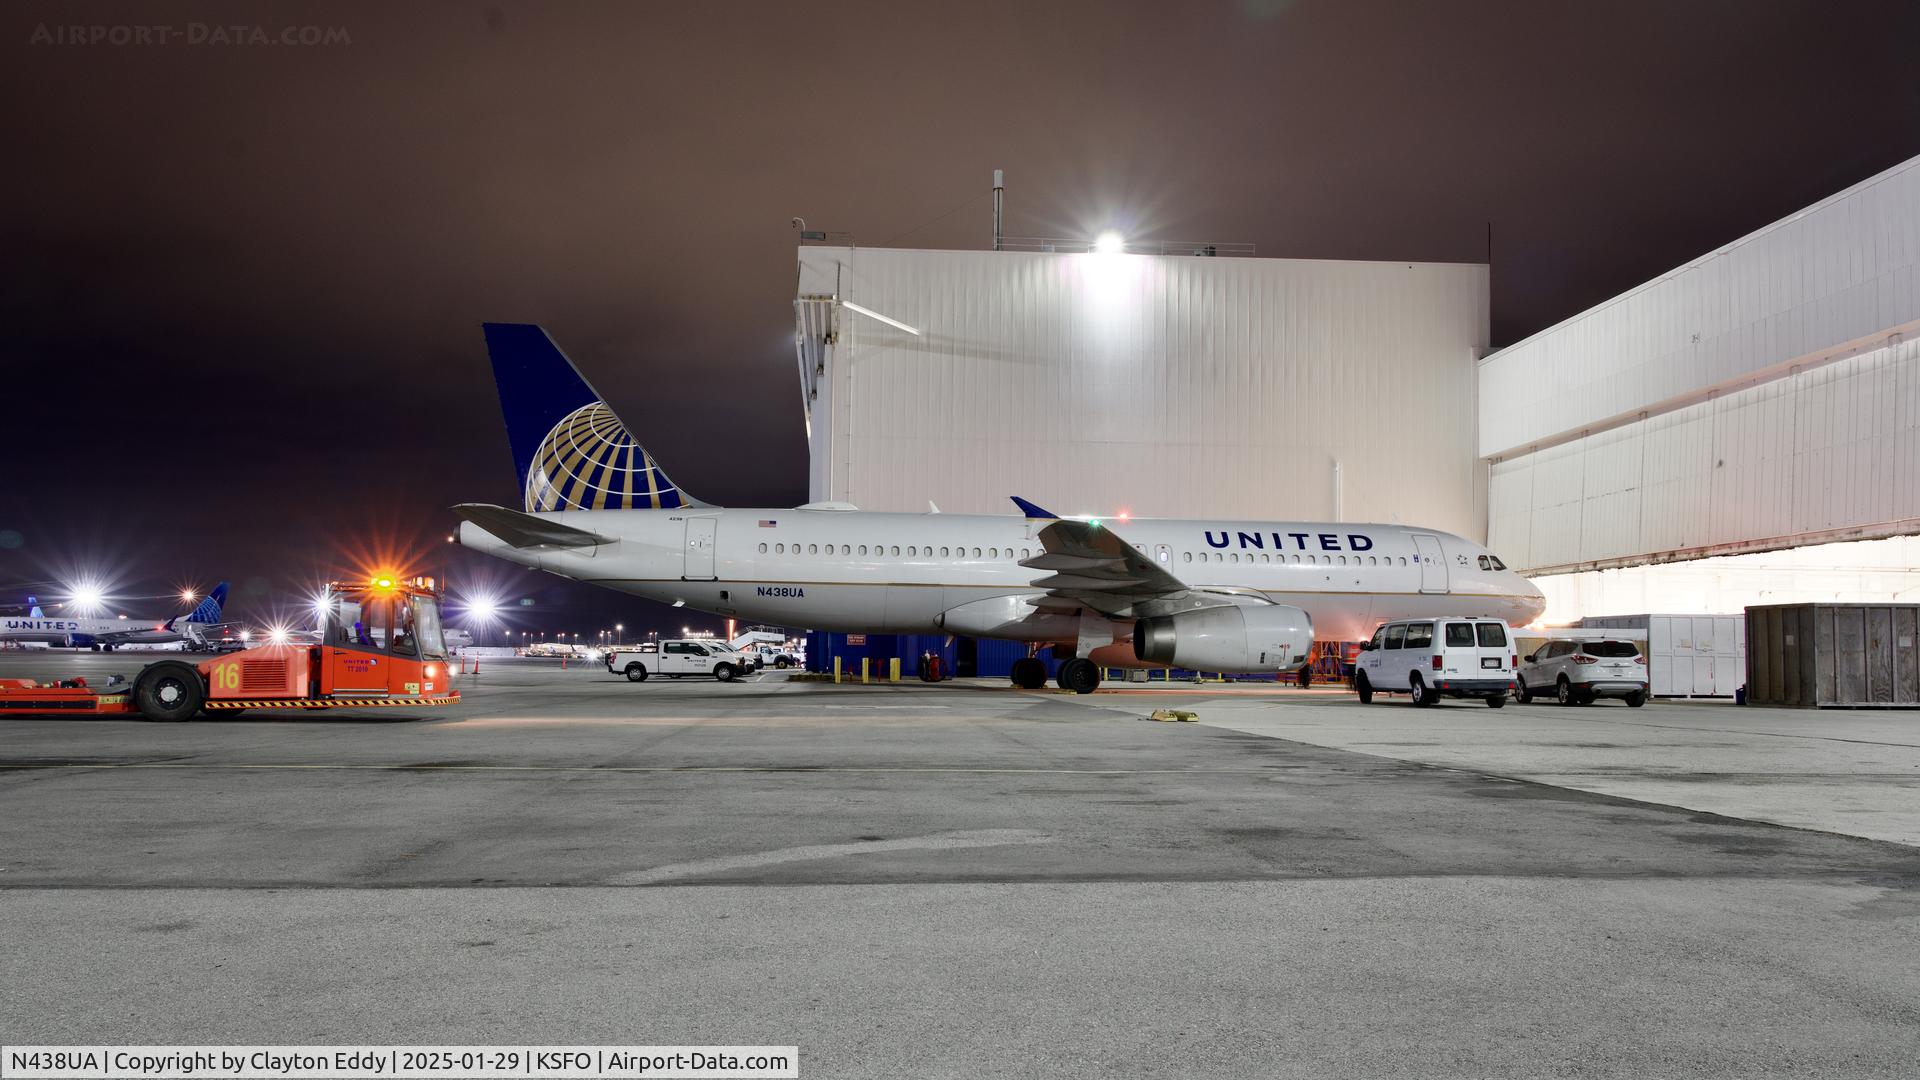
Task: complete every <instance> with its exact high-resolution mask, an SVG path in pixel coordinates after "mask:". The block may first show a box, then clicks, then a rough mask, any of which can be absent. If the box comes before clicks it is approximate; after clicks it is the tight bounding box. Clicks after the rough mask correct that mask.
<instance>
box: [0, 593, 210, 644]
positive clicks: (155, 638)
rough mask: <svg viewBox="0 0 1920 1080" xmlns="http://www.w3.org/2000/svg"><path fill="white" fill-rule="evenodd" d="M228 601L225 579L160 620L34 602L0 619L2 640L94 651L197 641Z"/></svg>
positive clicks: (0, 638)
mask: <svg viewBox="0 0 1920 1080" xmlns="http://www.w3.org/2000/svg"><path fill="white" fill-rule="evenodd" d="M226 601H227V583H226V582H224V581H223V582H221V583H220V584H218V585H216V586H214V588H213V592H211V593H209V594H207V598H206V599H205V600H202V601H200V605H199V606H198V607H196V608H194V609H193V610H192V611H191V612H189V613H188V614H186V615H176V616H174V617H173V618H171V619H168V620H167V621H165V622H161V623H144V622H136V621H134V620H131V619H87V618H80V617H77V616H67V617H60V616H48V615H47V614H46V613H45V612H44V611H41V610H40V606H39V605H38V604H35V605H33V606H32V607H31V608H30V609H29V610H28V612H27V614H26V615H24V616H20V615H9V616H7V617H6V618H4V619H0V641H17V642H21V643H35V644H42V645H62V646H67V647H70V648H78V649H88V648H90V649H92V650H93V651H95V652H101V651H103V650H104V651H106V652H112V651H113V650H114V649H115V648H117V647H119V646H121V645H166V644H171V643H173V642H176V641H185V642H187V643H189V644H198V643H199V635H200V633H201V631H202V630H203V629H204V628H205V627H209V626H213V625H216V624H217V623H219V621H220V611H221V608H222V606H223V605H224V604H225V603H226Z"/></svg>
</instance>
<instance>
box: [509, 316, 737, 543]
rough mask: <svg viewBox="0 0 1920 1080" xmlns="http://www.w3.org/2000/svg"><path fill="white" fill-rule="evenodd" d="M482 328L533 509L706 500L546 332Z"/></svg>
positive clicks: (526, 327) (522, 326)
mask: <svg viewBox="0 0 1920 1080" xmlns="http://www.w3.org/2000/svg"><path fill="white" fill-rule="evenodd" d="M483 329H484V330H485V331H486V337H487V356H488V358H489V359H490V360H492V362H493V382H494V386H495V388H496V389H498V390H499V392H500V411H501V413H502V414H503V415H504V416H505V418H506V421H507V442H508V443H509V444H510V445H511V446H512V447H513V464H514V468H515V469H517V470H518V471H519V474H520V490H521V493H522V496H523V499H524V501H525V505H526V509H527V512H529V513H538V512H540V511H543V510H666V509H672V508H675V507H681V506H705V505H707V504H706V503H703V502H701V501H699V500H698V499H695V498H693V497H692V496H691V495H688V494H687V493H686V492H684V491H682V490H680V488H679V487H678V486H676V485H675V484H674V483H673V481H672V480H669V479H668V478H667V474H666V473H665V472H664V471H662V470H661V468H660V466H659V465H657V464H655V462H654V460H653V455H651V454H649V453H647V451H646V448H645V447H642V446H641V445H640V444H639V443H638V442H637V441H635V440H634V437H633V435H632V434H631V433H630V432H629V431H628V430H627V427H626V425H625V424H623V423H621V422H620V418H619V417H618V416H615V415H614V413H613V409H612V408H610V407H609V406H608V405H607V403H606V402H605V401H604V400H602V399H601V397H600V395H599V394H598V393H597V392H596V391H595V390H594V389H593V387H592V386H589V385H588V384H587V380H586V379H585V378H583V377H582V376H581V375H580V371H579V369H578V368H576V367H574V366H573V361H571V360H569V359H567V356H566V354H565V353H563V352H561V351H560V347H559V346H558V345H555V344H554V343H553V339H552V338H551V337H549V336H548V335H547V332H546V331H545V330H543V329H541V328H540V327H538V326H534V325H531V324H526V323H486V324H484V326H483Z"/></svg>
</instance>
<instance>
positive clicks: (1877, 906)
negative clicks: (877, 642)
mask: <svg viewBox="0 0 1920 1080" xmlns="http://www.w3.org/2000/svg"><path fill="white" fill-rule="evenodd" d="M144 659H146V658H143V657H140V656H137V655H136V654H121V655H119V656H112V657H101V656H91V655H78V656H76V655H72V654H65V655H50V654H45V653H39V654H34V653H29V654H24V655H5V656H0V676H17V675H22V674H37V675H52V674H62V675H71V674H75V673H84V674H88V675H89V676H93V675H97V674H102V673H105V672H107V671H126V672H128V673H131V672H132V671H134V670H136V669H137V668H138V666H139V665H140V663H141V662H143V660H144ZM483 667H484V672H483V674H481V675H480V676H478V677H477V678H468V679H464V680H462V681H461V683H460V688H461V689H462V691H463V693H464V694H465V695H466V700H465V701H464V702H463V703H462V704H461V705H459V706H455V707H451V708H449V709H446V710H435V711H433V712H431V713H428V714H426V715H422V714H421V713H419V712H414V711H407V712H405V713H403V714H402V713H396V714H391V715H388V714H382V713H379V712H374V711H368V712H362V713H358V714H347V713H323V714H312V713H307V714H293V713H288V714H276V713H269V712H250V713H247V714H245V715H243V716H240V717H231V718H203V719H201V720H198V721H195V722H193V723H189V724H181V725H155V724H147V723H143V722H139V721H127V720H108V719H99V720H86V719H80V718H73V717H61V718H25V717H4V718H0V927H4V928H5V934H6V938H7V959H8V964H7V973H8V977H7V978H6V979H5V980H0V1018H4V1019H3V1020H0V1028H3V1029H4V1035H5V1041H7V1042H9V1043H14V1044H21V1043H151V1044H189V1043H271V1044H282V1043H284V1044H301V1043H306V1044H324V1043H382V1044H385V1043H491V1044H517V1043H549V1044H767V1045H796V1044H797V1045H798V1046H799V1047H800V1068H801V1075H803V1076H833V1077H840V1076H970V1077H971V1076H995V1077H997V1076H1008V1077H1014V1076H1042V1075H1044V1076H1074V1077H1078V1076H1088V1077H1092V1076H1113V1075H1181V1076H1209V1077H1211V1076H1223V1077H1240V1076H1245V1077H1272V1076H1301V1077H1309V1076H1310V1077H1349V1076H1351V1077H1363V1076H1366V1077H1371V1076H1379V1075H1382V1074H1386V1073H1395V1074H1409V1075H1419V1076H1462V1077H1465V1076H1513V1077H1541V1076H1582V1077H1585V1076H1622V1077H1625V1076H1634V1077H1645V1076H1662V1077H1681V1076H1689V1077H1690V1076H1756V1075H1796V1076H1798V1075H1821V1076H1910V1075H1912V1074H1913V1070H1914V1060H1915V1057H1914V1054H1915V1048H1916V1047H1917V1046H1920V848H1916V847H1914V846H1910V845H1907V844H1902V843H1895V842H1889V841H1887V840H1884V839H1870V838H1866V837H1864V836H1855V835H1843V834H1842V833H1844V832H1845V831H1846V828H1847V827H1848V824H1849V823H1848V821H1846V820H1841V819H1842V818H1844V817H1846V816H1847V815H1840V816H1838V817H1834V818H1833V819H1832V820H1830V821H1828V822H1827V823H1826V824H1827V829H1826V831H1820V830H1816V829H1808V828H1789V827H1783V826H1781V825H1778V824H1772V823H1770V822H1769V820H1768V818H1769V817H1770V816H1771V817H1780V816H1784V815H1781V814H1777V813H1775V814H1770V813H1769V807H1770V805H1771V804H1770V803H1769V798H1770V796H1769V795H1768V794H1767V792H1768V791H1769V790H1770V789H1769V788H1768V787H1767V786H1766V785H1759V786H1757V787H1755V788H1754V792H1755V793H1750V794H1749V795H1748V796H1747V799H1748V802H1749V803H1750V804H1751V805H1750V806H1747V807H1746V808H1745V809H1743V810H1742V812H1741V813H1737V814H1736V813H1728V812H1725V811H1722V812H1720V813H1710V812H1703V811H1702V810H1700V809H1698V808H1697V807H1696V808H1692V809H1689V808H1685V807H1684V805H1676V804H1674V803H1671V802H1653V801H1637V800H1635V799H1631V798H1623V797H1620V796H1619V795H1617V794H1611V793H1609V792H1608V791H1607V790H1606V789H1607V788H1608V787H1609V786H1610V785H1614V784H1616V783H1619V784H1627V783H1629V782H1630V781H1631V780H1632V778H1631V777H1629V776H1627V775H1626V773H1627V771H1628V769H1627V766H1628V765H1629V764H1630V763H1631V762H1633V761H1634V760H1636V759H1637V760H1638V761H1639V762H1640V763H1641V764H1642V765H1643V766H1644V768H1643V769H1642V771H1643V772H1647V773H1650V774H1651V773H1659V772H1661V771H1662V770H1665V771H1667V772H1676V771H1678V770H1674V769H1672V768H1670V766H1671V764H1672V762H1673V757H1674V755H1675V754H1676V751H1675V750H1674V749H1673V748H1672V746H1671V745H1669V744H1672V743H1674V742H1675V741H1676V737H1675V735H1674V731H1675V728H1676V726H1679V727H1685V726H1687V725H1692V726H1693V727H1694V728H1696V729H1700V730H1707V729H1709V728H1714V727H1718V728H1720V729H1726V731H1732V732H1734V733H1733V734H1727V733H1726V731H1722V732H1720V733H1718V734H1713V735H1712V736H1711V739H1707V738H1705V737H1704V736H1695V737H1690V738H1691V743H1695V744H1697V743H1699V742H1702V741H1708V742H1711V741H1714V740H1718V741H1723V742H1728V743H1729V744H1730V745H1729V747H1727V748H1726V753H1728V754H1731V755H1733V756H1734V757H1735V758H1736V759H1738V758H1739V756H1740V755H1741V754H1745V753H1747V752H1748V751H1747V750H1746V749H1745V747H1746V746H1747V744H1748V743H1751V742H1755V741H1759V740H1765V739H1771V740H1773V741H1774V742H1778V743H1781V744H1782V745H1783V746H1784V747H1786V748H1787V749H1785V750H1783V751H1782V752H1783V753H1785V754H1788V755H1789V756H1791V755H1793V754H1795V753H1797V751H1796V750H1795V749H1794V747H1798V746H1800V745H1802V744H1801V743H1797V742H1795V741H1794V740H1793V738H1782V737H1780V735H1781V733H1782V732H1784V733H1785V734H1786V735H1789V736H1793V735H1795V734H1796V733H1795V732H1794V731H1793V730H1789V729H1791V727H1792V725H1793V724H1795V723H1799V724H1806V723H1809V722H1817V719H1810V718H1818V717H1820V716H1824V715H1826V714H1797V715H1798V716H1799V719H1798V720H1795V719H1794V715H1796V714H1789V715H1787V716H1769V715H1765V714H1767V713H1768V712H1769V711H1764V710H1736V709H1733V708H1732V707H1731V706H1699V705H1659V704H1656V705H1650V706H1648V707H1647V708H1645V709H1640V710H1633V711H1632V712H1631V714H1630V715H1631V717H1632V719H1633V721H1634V723H1633V724H1628V723H1626V722H1624V721H1621V720H1619V719H1618V718H1615V717H1614V716H1613V715H1612V712H1611V711H1609V712H1606V713H1601V712H1600V711H1599V710H1602V709H1605V708H1607V707H1606V706H1595V707H1594V708H1593V710H1591V711H1590V712H1591V716H1592V717H1604V719H1591V718H1589V719H1583V720H1580V721H1574V720H1570V719H1568V718H1566V717H1564V716H1562V715H1560V713H1561V712H1563V710H1554V709H1550V708H1546V707H1542V706H1533V707H1529V708H1521V707H1518V706H1509V707H1508V708H1507V709H1504V710H1498V711H1495V710H1488V709H1485V708H1484V707H1482V706H1480V705H1479V704H1477V703H1473V702H1449V703H1446V704H1443V705H1442V706H1440V707H1438V708H1435V709H1432V710H1414V709H1411V708H1406V707H1404V706H1403V707H1397V708H1396V707H1393V706H1382V705H1375V706H1372V707H1363V706H1360V705H1358V704H1357V702H1354V701H1353V700H1352V699H1351V698H1350V697H1345V696H1342V695H1337V694H1316V693H1306V694H1302V693H1301V692H1299V691H1291V692H1290V693H1291V694H1292V695H1293V696H1292V697H1288V696H1286V694H1287V693H1288V692H1281V693H1273V694H1261V693H1257V692H1255V693H1240V694H1238V695H1234V694H1227V695H1220V694H1211V693H1204V692H1197V691H1189V690H1187V689H1185V688H1172V689H1163V690H1159V691H1156V692H1155V693H1153V694H1148V695H1134V694H1104V693H1103V694H1096V695H1092V696H1089V697H1074V696H1069V695H1064V694H1057V693H1050V692H1034V693H1021V692H1013V691H1010V690H1004V689H1000V688H998V687H992V686H988V685H981V684H973V685H964V684H947V685H942V686H938V687H930V686H923V685H920V684H904V685H902V686H899V687H891V686H867V687H862V686H838V687H836V686H833V685H831V684H821V683H811V682H798V681H792V680H789V679H787V678H786V677H785V676H783V675H775V674H768V675H763V676H760V677H757V678H754V679H750V680H746V681H743V682H739V683H734V684H729V685H722V684H718V683H715V682H712V681H711V680H700V681H695V680H684V681H668V680H661V679H654V680H650V681H648V682H647V683H644V684H629V683H627V682H625V681H624V680H622V679H616V678H612V677H609V676H608V675H606V673H605V672H604V670H603V669H596V668H585V669H582V668H580V667H573V668H570V669H569V670H566V671H561V670H560V669H559V668H558V665H557V663H553V662H536V661H485V662H483ZM1159 707H1184V708H1192V709H1194V710H1195V711H1196V712H1198V713H1199V714H1200V715H1201V717H1202V720H1203V722H1202V723H1200V724H1167V723H1152V722H1147V721H1145V720H1144V719H1142V716H1143V715H1144V714H1145V713H1146V712H1147V711H1149V710H1151V709H1153V708H1159ZM1618 711H1619V712H1620V714H1621V715H1622V716H1626V715H1629V714H1628V711H1627V710H1625V709H1624V707H1621V708H1619V710H1618ZM1701 717H1705V718H1706V720H1704V721H1703V720H1700V719H1698V718H1701ZM1216 719H1217V720H1218V722H1219V723H1221V724H1231V725H1233V726H1232V727H1228V726H1215V721H1216ZM1575 723H1593V724H1604V725H1608V726H1606V728H1605V734H1604V736H1603V737H1598V738H1596V737H1595V736H1593V735H1586V736H1585V739H1586V740H1587V741H1593V742H1602V741H1603V742H1606V743H1608V744H1609V749H1608V750H1607V751H1606V753H1608V754H1609V755H1615V756H1614V757H1610V758H1609V760H1610V761H1613V762H1615V763H1616V764H1619V765H1620V767H1621V772H1620V775H1618V776H1612V775H1611V774H1607V773H1605V772H1604V771H1599V772H1596V771H1595V770H1592V769H1588V770H1585V774H1586V778H1585V779H1583V780H1581V781H1580V782H1579V783H1574V782H1572V781H1568V782H1565V783H1554V782H1539V781H1538V780H1535V779H1529V776H1532V775H1534V774H1538V775H1543V776H1544V775H1551V774H1554V768H1555V765H1554V762H1555V761H1556V760H1558V759H1557V758H1556V755H1564V754H1565V753H1566V752H1567V751H1566V750H1564V749H1563V748H1561V744H1564V743H1567V742H1569V741H1579V740H1580V739H1581V738H1582V736H1581V734H1580V731H1579V730H1577V729H1571V728H1567V727H1566V725H1569V724H1575ZM1875 723H1883V724H1887V725H1892V726H1890V727H1888V728H1887V729H1885V732H1884V734H1885V738H1882V739H1880V741H1882V742H1884V743H1886V744H1887V745H1886V746H1885V747H1881V748H1878V749H1876V748H1875V747H1874V746H1866V747H1865V748H1863V749H1860V750H1859V753H1858V754H1857V755H1856V756H1857V757H1858V758H1859V760H1860V762H1864V763H1865V764H1864V765H1855V766H1849V767H1845V768H1843V767H1839V766H1837V765H1835V764H1834V763H1833V762H1832V761H1830V760H1826V759H1823V758H1821V757H1820V755H1819V754H1818V753H1815V752H1814V751H1813V750H1809V751H1808V752H1807V753H1806V754H1805V755H1803V756H1804V757H1806V759H1807V760H1809V761H1814V762H1816V763H1818V767H1819V770H1820V773H1821V775H1822V776H1823V777H1825V778H1826V779H1825V781H1823V783H1824V786H1826V787H1827V788H1829V789H1830V790H1831V791H1832V792H1833V798H1834V800H1835V801H1837V802H1838V801H1844V800H1847V799H1850V798H1855V795H1856V793H1854V792H1853V789H1854V788H1856V787H1859V788H1863V789H1870V790H1868V791H1867V793H1866V794H1860V795H1858V797H1857V800H1856V801H1857V802H1858V803H1859V804H1860V805H1866V806H1872V805H1875V804H1876V802H1884V801H1887V800H1889V799H1896V798H1904V797H1905V789H1904V787H1902V786H1901V785H1899V784H1895V783H1892V782H1891V781H1889V780H1888V779H1886V778H1885V777H1880V778H1879V779H1876V778H1875V775H1874V774H1875V773H1876V770H1875V769H1874V768H1868V767H1866V766H1867V765H1872V764H1873V762H1874V761H1875V760H1876V755H1878V756H1879V759H1880V760H1882V762H1883V764H1884V762H1887V761H1897V762H1900V763H1904V760H1905V759H1899V758H1897V754H1899V753H1901V752H1902V751H1900V750H1899V742H1900V739H1901V737H1902V725H1904V730H1905V731H1909V732H1916V733H1920V716H1914V715H1913V714H1903V716H1902V717H1901V718H1898V719H1888V718H1887V717H1885V716H1882V717H1880V718H1879V719H1878V720H1876V721H1875ZM1406 724H1418V725H1423V727H1422V728H1421V729H1420V734H1419V737H1403V736H1397V735H1394V734H1392V731H1391V730H1389V728H1388V727H1382V726H1381V725H1406ZM1489 724H1497V725H1504V726H1503V727H1501V728H1499V729H1498V731H1495V730H1494V729H1489V728H1487V727H1486V726H1485V725H1489ZM1742 724H1745V725H1747V727H1748V728H1752V729H1753V730H1743V729H1741V728H1740V725H1742ZM1768 725H1773V726H1774V728H1776V729H1778V730H1775V731H1773V733H1767V732H1765V731H1762V730H1760V729H1762V728H1766V727H1767V726H1768ZM1235 728H1239V729H1243V730H1236V729H1235ZM1269 729H1270V730H1269ZM1282 729H1285V731H1284V732H1283V731H1282ZM1393 730H1398V729H1397V728H1395V729H1393ZM1499 732H1504V733H1505V738H1501V737H1499ZM1282 733H1284V734H1286V736H1287V737H1275V736H1276V734H1282ZM1636 733H1639V734H1637V735H1636ZM1636 738H1637V739H1639V740H1641V741H1642V742H1644V743H1645V745H1644V746H1643V747H1641V748H1639V749H1638V750H1636V748H1635V746H1634V745H1633V744H1634V740H1635V739H1636ZM1876 738H1880V737H1879V736H1876ZM1315 740H1318V741H1319V742H1322V743H1334V742H1340V741H1345V742H1349V743H1369V744H1379V743H1395V742H1399V743H1416V744H1424V745H1414V746H1380V745H1370V746H1367V747H1342V746H1337V745H1315V744H1314V741H1315ZM1905 742H1906V743H1920V738H1906V739H1905ZM1528 743H1538V744H1543V745H1544V746H1545V747H1546V749H1543V750H1542V751H1541V753H1540V754H1539V755H1536V756H1535V757H1533V758H1525V757H1524V754H1523V756H1522V757H1513V756H1511V755H1513V754H1516V753H1522V751H1515V750H1513V749H1512V748H1513V747H1520V748H1522V750H1524V747H1525V746H1526V745H1527V744H1528ZM1805 745H1807V746H1809V747H1811V746H1813V745H1814V744H1812V743H1807V744H1805ZM1680 752H1682V753H1685V754H1695V755H1698V756H1699V757H1700V760H1701V763H1702V764H1701V767H1700V768H1697V769H1693V770H1692V771H1693V772H1702V771H1710V770H1711V765H1712V761H1713V760H1714V758H1715V753H1716V752H1715V750H1714V748H1713V747H1711V746H1700V745H1690V746H1689V747H1688V748H1687V749H1685V750H1684V751H1680ZM1500 754H1508V755H1509V756H1508V757H1507V758H1505V759H1502V760H1501V761H1494V760H1492V759H1494V758H1497V757H1498V756H1499V755H1500ZM1423 757H1427V758H1436V759H1442V758H1450V759H1451V760H1445V761H1438V762H1437V763H1435V762H1428V761H1424V760H1421V758H1423ZM1495 766H1499V767H1497V768H1496V767H1495ZM1741 767H1744V766H1741ZM1893 768H1894V766H1888V767H1886V768H1880V769H1878V772H1880V773H1886V772H1889V771H1890V770H1892V769H1893ZM1850 770H1851V772H1850ZM1573 771H1580V770H1573ZM1803 771H1806V770H1803ZM1853 773H1857V774H1858V775H1857V776H1854V775H1852V774H1853ZM1595 777H1598V779H1595ZM1702 783H1703V784H1704V785H1705V786H1706V787H1711V786H1713V785H1712V784H1711V783H1710V782H1702ZM1680 794H1682V795H1685V794H1686V792H1685V791H1681V792H1680ZM1786 801H1788V802H1806V801H1811V802H1813V803H1814V804H1817V803H1818V802H1819V799H1818V798H1817V797H1815V796H1808V795H1806V794H1805V793H1804V792H1803V793H1799V794H1795V795H1793V796H1792V798H1791V799H1788V800H1786ZM1815 809H1816V810H1817V809H1818V807H1817V805H1816V806H1815ZM1795 813H1798V811H1795ZM1850 813H1851V812H1850ZM1852 816H1853V818H1854V819H1856V820H1857V821H1860V822H1864V821H1866V820H1867V816H1863V815H1862V814H1860V813H1853V815H1852ZM1869 816H1870V815H1869ZM1856 831H1861V832H1867V831H1870V830H1867V829H1864V828H1860V829H1856Z"/></svg>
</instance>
